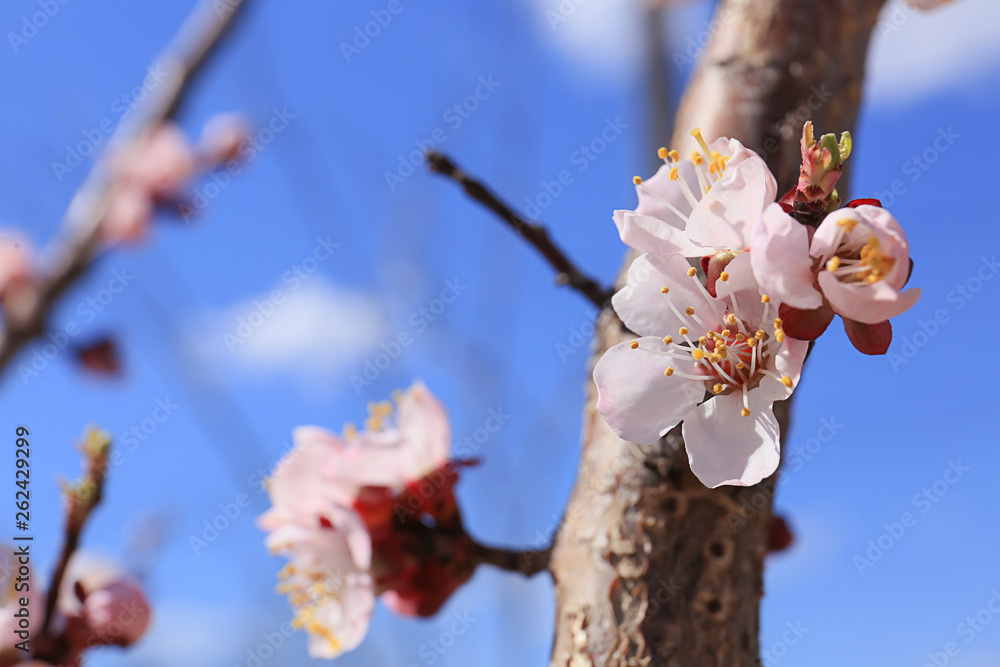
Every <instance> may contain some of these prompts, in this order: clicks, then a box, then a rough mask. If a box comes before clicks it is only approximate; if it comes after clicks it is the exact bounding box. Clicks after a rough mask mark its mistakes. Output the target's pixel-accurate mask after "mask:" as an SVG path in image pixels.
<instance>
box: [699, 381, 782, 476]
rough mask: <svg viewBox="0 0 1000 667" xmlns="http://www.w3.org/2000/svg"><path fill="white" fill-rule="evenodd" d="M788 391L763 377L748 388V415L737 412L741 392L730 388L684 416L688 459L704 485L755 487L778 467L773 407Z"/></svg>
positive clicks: (776, 435) (778, 446)
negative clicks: (727, 391)
mask: <svg viewBox="0 0 1000 667" xmlns="http://www.w3.org/2000/svg"><path fill="white" fill-rule="evenodd" d="M787 392H788V390H787V388H786V387H785V386H784V385H783V384H781V383H780V382H778V381H777V380H774V379H773V378H770V377H766V378H764V379H763V380H762V381H761V383H760V386H758V387H757V388H756V389H752V390H750V394H749V396H748V402H749V405H750V416H749V417H741V416H740V410H742V409H743V396H742V394H741V393H738V392H733V393H731V394H727V395H720V396H715V397H713V398H711V399H709V400H708V401H706V402H705V403H703V404H701V405H700V406H698V408H697V409H696V410H694V411H693V412H692V413H691V414H689V415H688V416H687V417H686V418H685V419H684V429H683V432H684V446H685V447H686V448H687V453H688V462H689V463H690V464H691V471H692V472H694V474H695V475H696V476H697V477H698V479H700V480H701V481H702V483H703V484H704V485H705V486H707V487H710V488H713V489H714V488H716V487H718V486H722V485H724V484H729V485H733V486H753V485H754V484H758V483H759V482H761V481H762V480H763V479H764V478H766V477H768V476H770V475H771V474H773V473H774V471H775V470H777V469H778V463H779V462H780V461H781V454H780V444H779V427H778V420H777V419H775V417H774V412H773V411H772V409H771V406H772V404H773V403H774V401H775V400H776V399H778V398H784V397H785V396H786V395H787Z"/></svg>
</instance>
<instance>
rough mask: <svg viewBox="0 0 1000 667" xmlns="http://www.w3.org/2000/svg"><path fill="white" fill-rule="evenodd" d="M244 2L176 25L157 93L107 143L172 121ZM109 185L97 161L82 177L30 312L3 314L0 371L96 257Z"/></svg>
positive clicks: (209, 7) (41, 328)
mask: <svg viewBox="0 0 1000 667" xmlns="http://www.w3.org/2000/svg"><path fill="white" fill-rule="evenodd" d="M248 3H249V0H232V1H230V2H224V3H223V2H219V0H202V1H201V2H200V3H199V4H198V6H197V7H196V8H195V10H194V11H193V12H192V13H191V15H190V16H189V17H188V19H187V20H186V21H185V22H184V25H183V26H181V29H180V30H179V31H178V33H177V35H176V36H175V37H174V39H173V40H172V41H171V43H170V44H169V45H168V46H167V48H166V49H165V50H164V51H163V52H162V53H161V54H160V56H158V57H157V59H156V62H155V65H154V66H155V67H158V68H161V69H162V70H163V71H164V72H166V73H167V75H166V77H165V78H164V80H163V83H162V84H161V85H160V88H159V91H160V94H159V95H157V96H153V97H151V98H150V100H149V102H148V103H147V104H146V106H145V107H143V108H142V109H140V111H139V113H138V114H136V116H135V121H134V122H132V123H128V122H126V123H123V124H122V125H121V126H119V128H118V130H117V131H116V132H115V134H114V136H113V137H112V138H111V140H110V142H109V152H110V149H111V148H121V147H124V146H128V145H129V144H133V143H136V142H138V141H140V140H142V139H144V138H145V137H146V136H147V135H148V134H149V133H150V132H151V131H153V130H154V129H155V128H156V127H157V126H159V125H160V124H161V123H163V122H164V121H167V120H170V119H172V118H174V117H175V116H176V115H177V114H178V112H179V111H180V109H181V108H182V107H183V105H184V103H185V102H186V101H187V98H188V94H189V93H190V89H191V86H192V83H193V82H194V81H195V80H196V79H197V77H198V74H200V73H201V72H202V71H203V70H204V66H205V64H206V63H207V62H208V60H209V59H210V57H211V56H212V54H214V53H215V52H216V49H217V48H218V46H219V44H220V43H221V42H222V40H223V38H224V37H225V36H226V35H227V34H228V33H229V31H230V30H231V29H232V27H233V25H234V24H235V22H236V19H237V18H238V17H239V16H240V15H242V13H243V11H244V8H245V6H246V5H247V4H248ZM112 186H113V182H112V181H111V180H110V179H109V177H108V174H107V170H106V166H105V164H104V163H103V162H98V164H97V165H95V166H94V168H93V169H92V170H91V172H90V173H89V174H88V175H87V178H86V180H84V182H83V184H82V185H81V186H80V188H79V190H77V192H76V194H75V195H74V196H73V199H72V200H71V201H70V204H69V207H68V209H67V211H66V214H65V216H64V218H63V236H64V240H63V241H62V242H61V243H60V244H58V246H57V247H58V250H57V252H56V253H55V254H56V257H57V259H56V262H55V268H54V269H53V270H52V271H51V273H49V274H48V275H47V276H44V277H42V278H41V281H40V284H39V286H38V291H37V294H36V295H35V296H34V300H33V302H32V303H31V304H30V307H28V308H25V309H23V311H22V309H18V312H11V311H10V309H7V312H5V313H4V329H3V330H2V331H0V371H2V370H3V369H4V368H6V366H7V365H8V364H9V363H10V362H11V360H12V359H13V358H14V356H15V355H16V354H17V353H18V352H19V351H20V349H21V348H22V347H24V345H25V344H27V343H28V342H29V341H31V340H32V339H33V338H35V337H37V336H40V335H42V334H44V333H45V330H46V326H47V323H48V318H49V314H50V313H51V312H52V309H53V307H54V306H55V304H56V303H57V302H58V300H59V298H60V297H62V295H63V294H64V293H65V292H66V291H67V290H68V289H69V288H70V287H71V286H72V285H73V284H74V283H75V282H76V281H77V280H79V279H80V277H81V276H82V275H83V274H84V273H86V271H87V269H88V268H90V266H91V265H92V264H93V262H94V260H95V259H96V257H97V256H98V255H99V254H100V247H99V246H100V223H101V220H102V218H103V217H104V213H105V209H106V207H107V203H108V198H109V195H110V192H111V189H112Z"/></svg>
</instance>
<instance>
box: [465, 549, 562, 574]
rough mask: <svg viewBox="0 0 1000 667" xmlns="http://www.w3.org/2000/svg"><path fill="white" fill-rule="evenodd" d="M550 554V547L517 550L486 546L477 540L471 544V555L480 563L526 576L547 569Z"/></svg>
mask: <svg viewBox="0 0 1000 667" xmlns="http://www.w3.org/2000/svg"><path fill="white" fill-rule="evenodd" d="M550 555H551V550H550V549H538V550H530V551H518V550H516V549H504V548H502V547H488V546H485V545H483V544H479V543H478V542H477V543H476V544H475V545H474V546H473V556H474V557H475V559H476V561H477V562H478V563H479V564H480V565H492V566H493V567H497V568H500V569H501V570H507V571H508V572H520V573H521V574H523V575H524V576H526V577H531V576H534V575H536V574H538V573H539V572H544V571H546V570H548V569H549V556H550Z"/></svg>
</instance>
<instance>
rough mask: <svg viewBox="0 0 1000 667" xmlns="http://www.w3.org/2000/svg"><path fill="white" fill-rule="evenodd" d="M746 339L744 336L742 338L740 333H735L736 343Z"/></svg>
mask: <svg viewBox="0 0 1000 667" xmlns="http://www.w3.org/2000/svg"><path fill="white" fill-rule="evenodd" d="M746 339H747V337H746V336H744V335H743V334H742V333H737V334H736V341H737V342H743V341H745V340H746Z"/></svg>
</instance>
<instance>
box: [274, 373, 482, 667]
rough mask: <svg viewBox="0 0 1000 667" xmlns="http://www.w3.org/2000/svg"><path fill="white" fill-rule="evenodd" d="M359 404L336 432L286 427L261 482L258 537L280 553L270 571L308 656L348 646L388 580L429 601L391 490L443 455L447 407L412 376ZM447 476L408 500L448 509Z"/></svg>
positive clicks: (439, 464)
mask: <svg viewBox="0 0 1000 667" xmlns="http://www.w3.org/2000/svg"><path fill="white" fill-rule="evenodd" d="M369 412H370V416H369V417H368V419H367V420H366V422H365V429H364V430H362V431H358V430H357V428H355V427H354V426H352V425H348V426H346V427H345V429H344V434H343V435H336V434H334V433H331V432H329V431H327V430H325V429H322V428H320V427H316V426H306V427H300V428H298V429H296V430H295V432H294V441H295V446H294V448H293V449H292V451H290V452H289V453H288V455H287V456H286V457H285V458H284V459H283V460H282V462H281V463H280V464H279V465H278V467H277V469H276V470H275V473H274V475H273V477H272V478H271V479H270V480H269V481H268V483H267V488H268V491H269V493H270V497H271V503H272V507H271V509H270V510H268V511H267V512H266V513H265V514H264V515H262V516H261V517H260V519H259V520H258V522H259V524H260V526H261V527H262V528H264V529H265V530H267V531H268V532H269V535H268V537H267V544H268V547H269V548H270V549H271V550H272V552H274V553H277V554H283V555H285V556H286V557H287V558H288V559H289V561H290V562H289V564H288V565H287V566H286V567H285V569H283V570H282V572H281V574H280V575H279V576H280V579H281V583H280V585H279V591H280V592H283V593H287V594H288V596H289V601H290V602H291V604H292V607H293V608H294V609H295V610H296V616H295V624H296V625H297V626H298V627H302V628H304V629H305V630H306V631H307V633H308V634H309V652H310V655H312V656H314V657H325V658H332V657H335V656H336V655H339V654H340V653H342V652H344V651H349V650H352V649H353V648H355V647H356V646H357V645H358V644H359V643H360V642H361V641H362V639H363V638H364V635H365V632H366V631H367V628H368V623H369V619H370V617H371V613H372V609H373V607H374V600H375V596H376V594H378V593H387V592H391V591H395V590H397V588H398V592H397V593H395V594H394V595H393V596H392V597H391V599H392V600H405V601H406V603H407V604H408V605H411V606H413V608H414V609H423V608H424V607H423V606H422V605H426V604H432V603H428V602H425V599H427V598H426V596H425V595H424V594H423V589H422V588H421V587H420V585H419V584H415V583H414V581H413V578H414V577H417V576H421V573H426V572H427V571H428V570H427V567H426V566H425V565H424V564H422V563H420V562H418V561H415V560H414V557H413V556H411V555H410V554H409V553H408V550H407V549H406V546H407V544H408V542H407V541H406V539H407V538H408V537H409V535H407V536H405V537H404V536H400V534H399V533H400V531H401V530H403V522H401V520H400V519H399V518H397V516H396V514H395V508H396V506H397V505H399V504H400V503H401V502H402V503H405V502H406V501H405V500H401V499H402V498H406V494H407V493H408V492H409V489H410V487H412V486H414V485H419V484H420V482H421V480H423V479H424V478H425V476H427V475H428V474H430V473H433V472H435V471H436V470H439V469H441V468H443V467H445V466H447V465H448V454H449V450H450V441H451V428H450V426H449V423H448V417H447V414H446V413H445V410H444V407H443V406H442V405H441V403H440V402H439V401H438V400H437V399H436V398H435V397H434V396H433V395H432V394H431V393H430V391H428V389H427V388H426V387H425V386H424V385H423V383H420V382H416V383H414V385H413V386H411V387H410V388H409V389H408V390H406V391H405V392H399V393H398V394H397V395H396V396H395V407H393V405H392V403H390V402H388V401H386V402H382V403H372V404H370V405H369ZM456 478H457V476H456V475H454V473H452V474H451V475H450V476H449V475H444V476H443V477H442V480H444V482H443V484H442V487H441V488H440V489H438V488H436V487H435V493H433V494H432V495H431V497H430V498H423V497H418V500H419V502H418V503H416V506H417V508H418V509H421V511H424V512H437V516H438V517H440V518H441V519H442V520H447V519H448V518H449V517H452V516H457V514H456V512H457V510H455V509H454V508H453V507H452V506H453V505H454V497H453V495H452V493H451V489H452V486H453V484H454V481H455V479H456ZM437 501H440V503H441V507H438V506H437V504H434V503H435V502H437ZM425 504H427V505H428V506H427V507H423V505H425ZM405 506H406V507H409V505H405ZM411 513H412V512H411ZM416 520H417V523H419V517H417V519H416ZM421 525H422V524H421ZM375 561H377V563H376V562H375ZM466 578H467V576H466ZM453 579H454V578H453ZM449 581H450V580H449ZM461 581H464V579H462V580H461ZM459 583H460V582H459ZM457 585H458V584H457V583H455V584H454V585H453V586H451V588H449V589H447V592H450V591H451V590H453V589H454V586H457ZM438 594H439V597H440V591H438ZM446 595H447V593H445V597H446ZM440 602H443V598H441V601H440ZM437 604H438V606H439V604H440V603H437ZM407 608H409V607H407Z"/></svg>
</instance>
